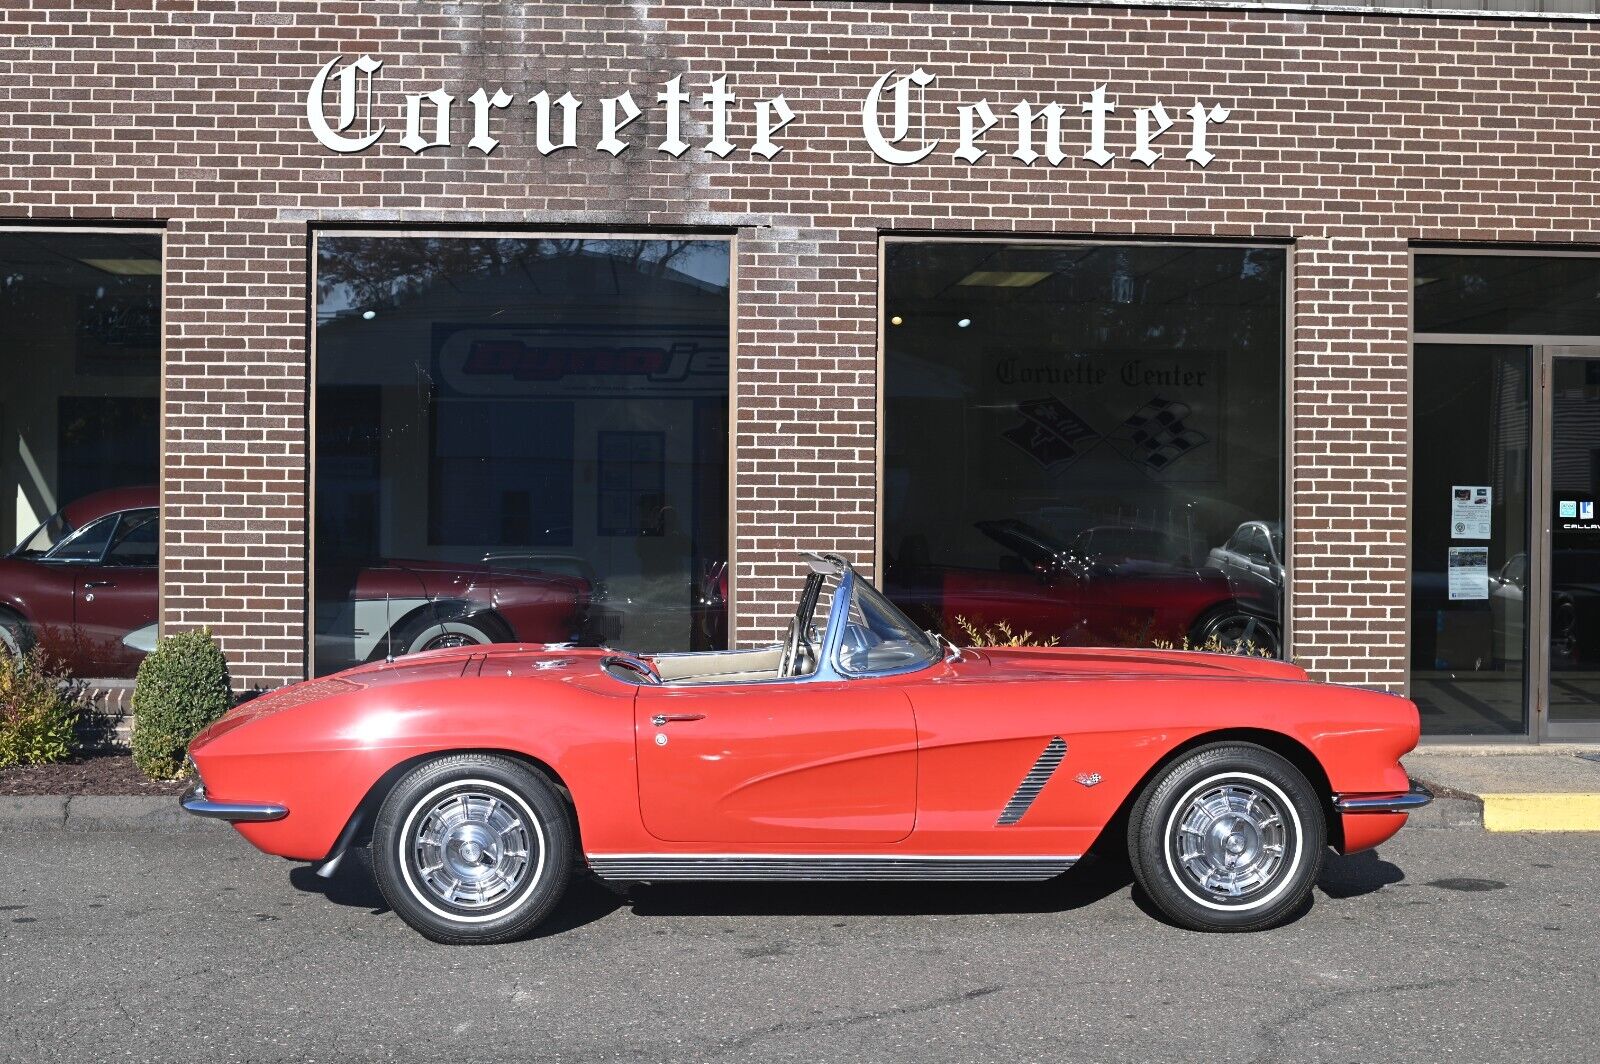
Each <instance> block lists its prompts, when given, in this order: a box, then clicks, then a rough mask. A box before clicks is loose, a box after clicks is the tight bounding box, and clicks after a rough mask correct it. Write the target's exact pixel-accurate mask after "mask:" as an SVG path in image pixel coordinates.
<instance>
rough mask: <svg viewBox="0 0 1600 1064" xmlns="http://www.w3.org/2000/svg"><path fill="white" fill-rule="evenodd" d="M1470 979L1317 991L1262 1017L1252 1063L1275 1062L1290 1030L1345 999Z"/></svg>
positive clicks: (1411, 990)
mask: <svg viewBox="0 0 1600 1064" xmlns="http://www.w3.org/2000/svg"><path fill="white" fill-rule="evenodd" d="M1470 981H1471V980H1470V979H1469V978H1467V977H1466V976H1452V977H1450V978H1447V979H1446V978H1441V979H1423V980H1420V981H1418V982H1413V983H1388V984H1385V985H1383V986H1352V987H1342V988H1332V989H1329V990H1328V991H1326V992H1324V993H1318V994H1314V995H1312V999H1311V1000H1310V1001H1309V1002H1306V1003H1304V1004H1301V1005H1297V1006H1295V1007H1294V1008H1292V1009H1286V1010H1285V1011H1283V1012H1282V1013H1280V1014H1278V1015H1277V1016H1273V1017H1269V1018H1267V1019H1265V1020H1262V1021H1261V1023H1260V1024H1258V1025H1257V1027H1256V1040H1257V1041H1258V1042H1260V1043H1261V1049H1260V1051H1259V1052H1257V1053H1256V1055H1255V1056H1254V1057H1253V1058H1251V1064H1273V1062H1275V1061H1279V1060H1282V1059H1283V1056H1284V1053H1285V1052H1287V1049H1286V1047H1287V1045H1288V1042H1289V1036H1290V1033H1291V1032H1292V1031H1293V1030H1294V1028H1295V1027H1297V1026H1299V1025H1301V1024H1303V1023H1305V1022H1306V1021H1307V1020H1310V1019H1311V1018H1312V1017H1314V1016H1316V1015H1317V1014H1318V1013H1322V1012H1326V1011H1327V1010H1328V1009H1329V1008H1331V1007H1332V1006H1334V1005H1337V1004H1338V1003H1339V1002H1341V1001H1349V1000H1351V999H1352V998H1361V997H1368V996H1371V995H1373V994H1393V993H1395V992H1397V991H1400V992H1407V993H1412V992H1416V991H1419V990H1434V989H1437V988H1438V987H1441V986H1461V985H1464V984H1466V983H1468V982H1470Z"/></svg>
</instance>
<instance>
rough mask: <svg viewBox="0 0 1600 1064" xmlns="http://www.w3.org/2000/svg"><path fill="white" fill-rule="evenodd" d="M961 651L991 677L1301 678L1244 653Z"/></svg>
mask: <svg viewBox="0 0 1600 1064" xmlns="http://www.w3.org/2000/svg"><path fill="white" fill-rule="evenodd" d="M966 653H967V654H970V655H972V656H974V657H975V658H977V659H978V660H979V661H980V662H981V663H983V665H984V666H986V667H987V668H988V669H989V670H990V673H991V674H992V675H993V677H994V678H995V679H1023V678H1033V677H1041V676H1050V675H1062V674H1077V675H1084V676H1130V677H1143V678H1150V679H1160V678H1168V677H1171V678H1204V677H1211V678H1225V677H1240V676H1250V677H1256V678H1260V679H1276V680H1304V679H1305V678H1306V671H1305V670H1304V669H1302V668H1301V667H1300V666H1298V665H1292V664H1290V663H1289V662H1286V661H1278V660H1276V659H1273V658H1262V657H1253V656H1250V655H1246V654H1213V653H1208V652H1204V651H1183V650H1143V649H1125V648H1121V647H987V648H984V649H983V650H978V651H967V652H966Z"/></svg>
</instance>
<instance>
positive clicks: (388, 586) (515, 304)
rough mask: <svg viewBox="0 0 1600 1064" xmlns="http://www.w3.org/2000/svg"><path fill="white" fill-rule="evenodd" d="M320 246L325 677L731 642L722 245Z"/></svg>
mask: <svg viewBox="0 0 1600 1064" xmlns="http://www.w3.org/2000/svg"><path fill="white" fill-rule="evenodd" d="M317 248H318V251H317V271H318V272H317V298H318V305H317V326H316V329H317V335H316V356H315V357H316V532H315V551H316V554H315V574H314V586H315V605H316V668H317V671H318V672H328V671H332V670H336V669H339V668H343V667H346V666H349V665H351V664H355V663H358V662H361V661H366V660H370V659H372V658H374V657H382V656H384V655H385V654H389V653H393V654H397V655H398V654H403V653H410V652H415V651H421V650H425V649H434V648H439V647H446V646H459V645H466V644H473V643H489V642H513V641H514V642H566V641H577V642H582V643H601V642H604V643H608V644H611V645H615V646H623V647H627V648H629V649H634V650H686V649H719V648H722V647H724V646H725V645H726V641H727V614H726V609H727V607H726V584H725V581H724V578H723V574H724V573H725V572H726V561H727V528H728V509H727V504H728V479H727V478H728V365H729V363H728V349H729V342H728V341H729V333H728V324H729V289H728V278H729V247H728V244H727V243H726V242H725V241H714V240H665V239H662V240H639V239H608V240H584V239H539V238H503V237H485V238H476V237H465V236H438V237H374V236H354V235H352V236H332V235H329V236H323V237H321V238H320V239H319V240H318V242H317Z"/></svg>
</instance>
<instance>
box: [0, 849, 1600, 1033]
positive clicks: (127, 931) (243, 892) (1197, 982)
mask: <svg viewBox="0 0 1600 1064" xmlns="http://www.w3.org/2000/svg"><path fill="white" fill-rule="evenodd" d="M363 856H364V855H363ZM1597 873H1600V835H1541V836H1534V835H1492V834H1486V833H1483V832H1479V831H1451V830H1421V829H1413V830H1410V831H1407V832H1404V833H1402V835H1401V836H1400V837H1399V838H1398V839H1397V840H1395V841H1394V842H1393V843H1391V844H1389V845H1386V846H1385V847H1384V848H1383V849H1382V850H1381V851H1380V852H1378V853H1376V854H1370V853H1369V854H1364V855H1358V856H1354V857H1348V858H1334V859H1332V861H1331V864H1330V866H1329V869H1328V871H1327V872H1326V873H1325V874H1324V876H1323V879H1322V883H1321V889H1320V890H1319V891H1318V892H1317V895H1316V898H1315V902H1314V904H1313V906H1312V907H1311V909H1310V911H1309V912H1307V913H1306V914H1305V915H1304V916H1303V917H1302V918H1301V919H1300V920H1299V921H1298V922H1296V923H1294V924H1293V925H1291V926H1289V927H1286V928H1283V929H1281V930H1278V931H1275V932H1270V933H1266V934H1258V935H1243V936H1240V935H1235V936H1207V935H1199V934H1194V933H1190V932H1187V931H1182V930H1179V929H1176V928H1173V927H1170V926H1167V925H1165V924H1163V923H1161V922H1159V921H1158V920H1156V919H1155V918H1154V917H1153V916H1151V915H1150V914H1149V913H1148V912H1146V911H1145V910H1144V909H1143V908H1141V906H1140V904H1139V903H1138V901H1137V900H1136V899H1135V898H1134V897H1132V892H1131V890H1130V887H1129V885H1128V883H1127V880H1126V878H1125V877H1123V876H1121V875H1119V874H1117V873H1116V872H1115V870H1104V869H1100V870H1097V869H1092V868H1089V867H1080V869H1078V870H1076V871H1074V872H1073V873H1071V874H1070V875H1069V876H1068V877H1066V878H1065V879H1062V880H1060V881H1058V882H1056V883H1053V884H1046V885H1043V886H1038V887H1034V886H972V885H961V886H950V887H916V886H910V885H892V886H849V887H839V886H816V887H783V888H777V887H762V886H715V887H713V886H703V887H702V886H681V885H679V886H672V887H666V886H662V887H653V888H651V887H644V888H638V889H637V890H636V891H635V892H634V895H633V897H632V899H631V900H623V899H621V898H619V897H617V896H615V895H613V894H612V893H610V892H609V891H607V890H605V889H604V888H602V887H599V886H597V885H593V884H590V883H587V882H581V883H579V884H578V885H576V886H575V888H574V889H573V890H572V892H571V893H570V894H569V895H568V897H567V899H566V901H565V903H564V904H563V906H562V908H561V909H560V911H559V912H558V914H557V916H556V918H555V920H554V922H553V923H552V924H551V925H550V926H548V927H547V928H546V929H545V933H544V934H543V935H542V936H541V937H538V938H536V939H532V940H529V941H526V942H521V943H517V944H513V945H508V946H497V947H489V948H450V947H443V946H437V945H434V944H432V943H430V942H427V941H426V940H424V939H422V938H420V937H418V936H417V935H415V934H413V933H412V932H411V931H410V930H409V929H407V928H406V927H405V926H404V925H403V924H402V923H401V922H400V921H399V919H398V918H396V917H395V916H394V915H393V914H392V913H389V912H386V911H384V909H383V906H382V903H381V899H380V898H379V897H378V895H377V893H376V891H375V889H374V888H373V887H372V886H371V883H370V879H369V878H368V875H367V868H366V864H365V862H364V860H363V861H353V862H347V863H346V866H345V868H344V869H343V870H342V871H341V872H340V874H339V876H338V878H337V879H336V880H334V881H333V882H332V883H331V884H324V883H323V882H322V881H319V880H317V879H316V878H315V877H314V876H312V875H311V874H310V871H309V869H306V868H301V867H298V866H293V865H289V864H286V863H284V862H282V861H279V860H277V859H275V858H269V857H265V856H263V855H261V854H258V853H256V852H255V851H254V850H252V849H250V848H249V846H247V845H246V844H245V843H244V842H243V841H241V840H240V839H238V838H237V837H236V836H234V835H232V834H231V832H228V831H226V830H220V829H219V830H217V831H205V832H200V833H193V834H163V833H147V834H136V833H117V832H100V833H81V832H80V833H74V832H71V831H66V830H61V831H54V832H42V833H37V834H33V833H9V834H7V835H6V836H5V837H3V838H0V966H3V971H4V988H3V993H0V998H3V1000H4V1002H5V1008H4V1010H3V1019H0V1024H3V1027H0V1059H3V1060H16V1061H51V1060H62V1061H91V1060H108V1061H111V1060H114V1061H207V1062H213V1061H216V1062H223V1061H297V1062H298V1061H335V1060H340V1061H389V1060H419V1061H439V1060H448V1061H451V1062H452V1064H454V1062H461V1064H472V1062H478V1061H482V1062H494V1064H505V1062H507V1061H517V1060H560V1061H585V1062H589V1061H613V1060H615V1061H680V1060H681V1061H741V1060H750V1061H802V1060H803V1061H808V1062H810V1061H830V1060H839V1061H864V1060H896V1061H918V1062H923V1061H1043V1060H1082V1061H1153V1060H1205V1061H1208V1062H1223V1061H1301V1060H1306V1061H1311V1060H1315V1061H1337V1062H1348V1061H1385V1062H1406V1061H1419V1062H1420V1061H1429V1062H1433V1061H1440V1060H1462V1061H1488V1060H1508V1061H1509V1060H1518V1061H1521V1060H1574V1061H1576V1060H1585V1061H1589V1060H1594V1059H1595V1057H1596V1053H1597V1052H1600V1051H1597V1049H1596V1047H1597V1046H1600V1010H1597V1009H1596V1008H1595V1007H1594V1005H1595V999H1596V994H1597V992H1600V904H1597V902H1596V896H1597V895H1596V882H1595V880H1596V875H1597Z"/></svg>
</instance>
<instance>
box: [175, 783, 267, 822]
mask: <svg viewBox="0 0 1600 1064" xmlns="http://www.w3.org/2000/svg"><path fill="white" fill-rule="evenodd" d="M178 804H179V805H181V806H183V811H184V812H186V813H193V814H194V815H195V816H203V817H209V818H211V819H212V820H232V821H242V820H250V821H263V820H282V819H283V818H284V817H286V816H288V815H289V810H288V809H287V808H285V807H284V806H281V805H269V804H267V803H265V802H213V801H212V800H211V799H209V798H207V797H206V785H205V783H203V782H202V781H200V780H195V781H194V785H193V786H191V787H190V788H189V789H188V790H187V791H184V792H183V797H182V798H179V799H178Z"/></svg>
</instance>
